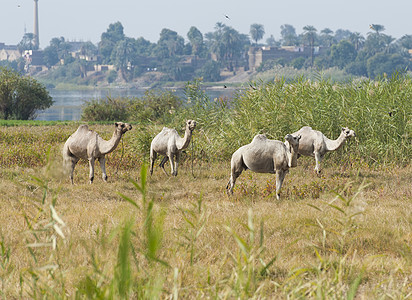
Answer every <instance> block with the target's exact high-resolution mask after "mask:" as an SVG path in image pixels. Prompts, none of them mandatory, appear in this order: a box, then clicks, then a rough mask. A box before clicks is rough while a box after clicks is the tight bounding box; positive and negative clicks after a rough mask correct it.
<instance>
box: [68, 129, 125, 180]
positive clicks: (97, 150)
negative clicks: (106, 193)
mask: <svg viewBox="0 0 412 300" xmlns="http://www.w3.org/2000/svg"><path fill="white" fill-rule="evenodd" d="M131 129H132V126H131V125H130V124H127V123H123V122H117V123H115V130H114V133H113V136H112V138H111V139H110V140H108V141H105V140H103V139H102V138H101V137H100V136H99V134H98V133H96V132H95V131H92V130H89V127H88V126H87V125H80V126H79V128H77V130H76V132H75V133H73V134H72V135H71V136H70V137H69V138H68V139H67V141H66V143H65V144H64V147H63V163H64V167H65V168H66V169H67V168H70V180H71V182H72V184H73V171H74V167H75V166H76V164H77V162H78V161H79V160H80V159H81V158H83V159H87V160H88V161H89V166H90V174H89V179H90V184H91V183H93V179H94V162H95V160H96V159H98V160H99V162H100V168H101V169H102V177H103V180H104V181H107V174H106V165H105V163H106V158H105V155H106V154H108V153H110V152H112V151H113V150H114V149H116V147H117V145H118V144H119V142H120V139H121V137H122V136H123V134H124V133H126V132H127V131H129V130H131Z"/></svg>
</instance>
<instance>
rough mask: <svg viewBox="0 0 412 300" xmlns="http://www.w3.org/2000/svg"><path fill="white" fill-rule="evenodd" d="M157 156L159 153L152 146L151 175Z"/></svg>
mask: <svg viewBox="0 0 412 300" xmlns="http://www.w3.org/2000/svg"><path fill="white" fill-rule="evenodd" d="M156 158H157V153H156V152H155V151H154V150H153V149H152V148H150V175H152V174H153V165H154V162H155V160H156Z"/></svg>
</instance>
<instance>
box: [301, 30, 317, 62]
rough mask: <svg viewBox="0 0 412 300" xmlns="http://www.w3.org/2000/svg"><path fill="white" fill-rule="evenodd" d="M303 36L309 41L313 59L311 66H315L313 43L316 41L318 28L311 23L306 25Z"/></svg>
mask: <svg viewBox="0 0 412 300" xmlns="http://www.w3.org/2000/svg"><path fill="white" fill-rule="evenodd" d="M303 30H304V31H303V36H304V38H305V39H306V40H308V41H309V45H310V61H311V66H313V45H314V43H315V38H316V31H317V30H316V28H315V27H313V26H311V25H306V26H305V27H303Z"/></svg>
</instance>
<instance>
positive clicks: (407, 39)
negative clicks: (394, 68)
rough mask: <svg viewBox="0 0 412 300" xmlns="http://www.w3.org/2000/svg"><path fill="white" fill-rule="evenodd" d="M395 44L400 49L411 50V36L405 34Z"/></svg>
mask: <svg viewBox="0 0 412 300" xmlns="http://www.w3.org/2000/svg"><path fill="white" fill-rule="evenodd" d="M397 43H398V44H399V45H400V47H401V48H403V49H406V50H409V49H412V35H410V34H405V35H404V36H402V37H401V38H400V39H399V40H398V41H397Z"/></svg>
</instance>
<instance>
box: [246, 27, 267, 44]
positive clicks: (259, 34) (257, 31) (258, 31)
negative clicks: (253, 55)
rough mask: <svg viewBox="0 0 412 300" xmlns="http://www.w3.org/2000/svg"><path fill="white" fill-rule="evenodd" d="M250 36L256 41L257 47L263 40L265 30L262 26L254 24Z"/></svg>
mask: <svg viewBox="0 0 412 300" xmlns="http://www.w3.org/2000/svg"><path fill="white" fill-rule="evenodd" d="M249 33H250V36H251V37H252V39H253V40H254V41H255V45H256V46H257V42H258V41H259V40H261V39H262V38H263V35H264V34H265V28H264V27H263V25H262V24H256V23H255V24H252V25H250V31H249Z"/></svg>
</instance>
